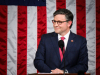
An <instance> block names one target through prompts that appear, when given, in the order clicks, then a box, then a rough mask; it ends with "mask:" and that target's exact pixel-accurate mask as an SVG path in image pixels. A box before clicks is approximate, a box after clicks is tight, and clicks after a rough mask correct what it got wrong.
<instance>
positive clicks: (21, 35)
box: [17, 6, 27, 75]
mask: <svg viewBox="0 0 100 75" xmlns="http://www.w3.org/2000/svg"><path fill="white" fill-rule="evenodd" d="M17 48H18V50H17V53H18V54H17V75H26V74H27V6H18V44H17Z"/></svg>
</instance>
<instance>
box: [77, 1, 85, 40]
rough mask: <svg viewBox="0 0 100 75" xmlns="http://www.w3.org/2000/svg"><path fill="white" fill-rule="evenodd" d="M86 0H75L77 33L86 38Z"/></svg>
mask: <svg viewBox="0 0 100 75" xmlns="http://www.w3.org/2000/svg"><path fill="white" fill-rule="evenodd" d="M85 2H86V1H85V0H76V12H77V13H76V14H77V34H78V35H81V36H83V37H85V38H86V3H85Z"/></svg>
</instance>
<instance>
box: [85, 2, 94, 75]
mask: <svg viewBox="0 0 100 75" xmlns="http://www.w3.org/2000/svg"><path fill="white" fill-rule="evenodd" d="M95 5H96V3H95V0H86V39H87V45H88V54H89V55H88V57H89V62H88V66H89V70H88V72H89V73H91V75H96V71H95V69H96V16H95V14H96V13H95V11H96V7H95Z"/></svg>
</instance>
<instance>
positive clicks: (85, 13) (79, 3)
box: [0, 0, 100, 75]
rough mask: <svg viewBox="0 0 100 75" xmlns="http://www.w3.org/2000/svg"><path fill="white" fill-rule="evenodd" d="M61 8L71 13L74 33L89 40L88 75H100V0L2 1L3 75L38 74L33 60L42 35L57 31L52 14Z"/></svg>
mask: <svg viewBox="0 0 100 75" xmlns="http://www.w3.org/2000/svg"><path fill="white" fill-rule="evenodd" d="M60 8H66V9H69V10H71V11H72V13H73V14H74V20H73V26H72V28H71V31H72V32H74V33H76V34H78V35H81V36H83V37H85V38H86V39H87V47H88V59H89V61H88V67H89V68H88V71H87V73H91V75H99V74H100V39H99V38H100V17H99V15H100V1H99V0H2V1H0V75H26V74H31V73H36V72H37V70H36V69H35V67H34V65H33V60H34V58H35V53H36V51H37V48H38V45H39V42H40V40H41V36H42V35H43V34H45V33H50V32H53V31H54V29H53V24H52V21H51V20H52V19H53V12H54V11H56V10H57V9H60ZM77 46H78V45H77Z"/></svg>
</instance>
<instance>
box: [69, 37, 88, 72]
mask: <svg viewBox="0 0 100 75" xmlns="http://www.w3.org/2000/svg"><path fill="white" fill-rule="evenodd" d="M80 44H81V46H80V49H79V59H78V61H77V65H75V66H73V67H71V68H70V69H68V72H69V73H78V71H83V72H86V71H87V70H88V49H87V41H86V39H85V38H83V39H82V40H81V43H80Z"/></svg>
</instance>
